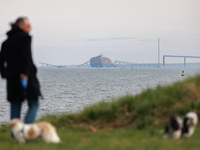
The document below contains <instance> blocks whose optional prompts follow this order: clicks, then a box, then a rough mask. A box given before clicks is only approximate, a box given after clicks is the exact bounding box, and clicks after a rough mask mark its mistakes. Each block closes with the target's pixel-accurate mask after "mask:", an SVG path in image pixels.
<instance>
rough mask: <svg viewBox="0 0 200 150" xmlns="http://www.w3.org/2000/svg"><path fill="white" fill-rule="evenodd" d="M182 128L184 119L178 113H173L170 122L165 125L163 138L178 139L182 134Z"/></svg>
mask: <svg viewBox="0 0 200 150" xmlns="http://www.w3.org/2000/svg"><path fill="white" fill-rule="evenodd" d="M181 130H182V119H181V118H180V117H178V116H176V115H172V116H171V117H170V118H169V120H168V122H167V123H166V125H165V133H164V135H163V138H165V139H167V138H170V137H172V138H174V139H178V138H180V136H181Z"/></svg>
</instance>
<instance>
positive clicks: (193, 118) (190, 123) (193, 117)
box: [182, 112, 198, 137]
mask: <svg viewBox="0 0 200 150" xmlns="http://www.w3.org/2000/svg"><path fill="white" fill-rule="evenodd" d="M197 123H198V116H197V114H196V113H195V112H189V113H187V114H186V115H185V117H184V118H183V128H182V136H183V137H190V136H191V135H192V134H193V133H194V129H195V127H196V126H197Z"/></svg>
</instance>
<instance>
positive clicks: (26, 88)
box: [0, 17, 41, 124]
mask: <svg viewBox="0 0 200 150" xmlns="http://www.w3.org/2000/svg"><path fill="white" fill-rule="evenodd" d="M30 30H31V26H30V23H29V20H28V18H26V17H21V18H18V19H17V20H16V21H15V23H12V24H11V30H10V31H9V32H7V36H8V38H7V39H6V40H5V41H4V42H3V43H2V46H1V51H0V72H1V76H2V78H5V79H6V80H7V100H8V101H9V102H10V106H11V114H10V119H13V118H20V114H21V106H22V103H23V102H24V100H25V99H27V100H28V106H29V108H28V112H27V113H26V116H25V119H24V122H25V123H26V124H30V123H33V122H34V121H35V117H36V114H37V111H38V108H39V101H38V98H39V97H40V96H41V92H40V86H39V82H38V79H37V77H36V72H37V69H36V67H35V65H34V63H33V60H32V54H31V36H30V35H29V32H30ZM22 81H23V84H22Z"/></svg>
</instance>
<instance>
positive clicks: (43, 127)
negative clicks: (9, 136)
mask: <svg viewBox="0 0 200 150" xmlns="http://www.w3.org/2000/svg"><path fill="white" fill-rule="evenodd" d="M8 126H9V128H10V130H11V132H12V133H13V135H14V137H15V139H17V140H18V142H20V143H25V142H26V141H27V140H33V139H36V138H38V137H42V139H43V140H44V141H45V142H48V143H49V142H52V143H59V142H60V138H59V136H58V135H57V133H56V129H55V127H54V126H52V125H51V124H50V123H48V122H39V123H33V124H24V123H23V122H22V121H21V120H20V119H12V120H11V121H9V123H8Z"/></svg>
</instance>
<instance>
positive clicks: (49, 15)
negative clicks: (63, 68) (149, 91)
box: [0, 0, 200, 66]
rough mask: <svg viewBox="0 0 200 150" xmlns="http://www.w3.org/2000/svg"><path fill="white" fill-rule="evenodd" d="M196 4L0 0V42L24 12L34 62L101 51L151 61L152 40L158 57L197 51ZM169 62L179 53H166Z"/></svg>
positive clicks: (64, 61)
mask: <svg viewBox="0 0 200 150" xmlns="http://www.w3.org/2000/svg"><path fill="white" fill-rule="evenodd" d="M199 6H200V1H199V0H42V1H41V0H17V1H16V0H0V22H1V23H0V43H2V42H3V41H4V40H5V39H6V32H7V31H9V30H10V26H9V23H10V22H14V21H15V20H16V19H17V17H19V16H26V17H28V18H29V20H30V22H31V26H32V31H31V33H30V34H31V36H32V37H33V41H32V53H33V58H34V63H35V64H36V65H37V66H40V64H39V63H40V62H43V63H48V64H54V65H79V64H82V63H84V62H86V61H88V60H90V58H91V57H95V56H97V55H101V54H102V55H103V56H105V57H108V58H110V59H111V60H112V61H113V62H114V61H115V60H120V61H127V62H132V63H157V62H158V44H159V46H160V62H161V63H162V61H163V55H187V56H200V54H199V51H200V9H199ZM158 38H159V41H160V42H159V43H158ZM174 62H175V63H182V62H183V59H182V58H166V63H174ZM187 62H200V60H199V59H197V58H195V59H191V58H190V59H187Z"/></svg>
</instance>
